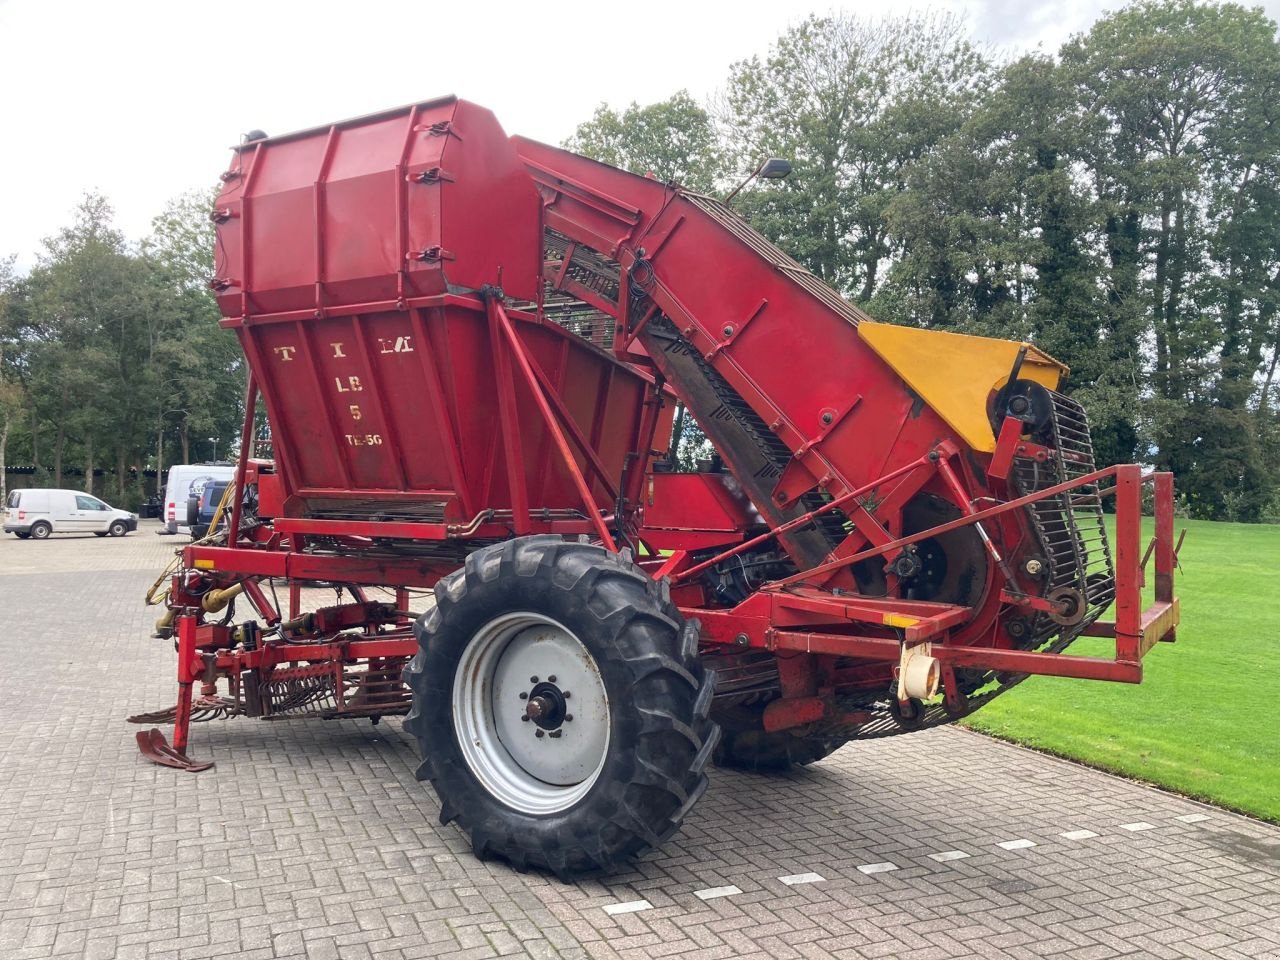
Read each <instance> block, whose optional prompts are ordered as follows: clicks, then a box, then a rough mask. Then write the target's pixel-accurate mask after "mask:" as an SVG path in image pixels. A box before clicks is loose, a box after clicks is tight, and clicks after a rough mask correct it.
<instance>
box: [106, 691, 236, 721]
mask: <svg viewBox="0 0 1280 960" xmlns="http://www.w3.org/2000/svg"><path fill="white" fill-rule="evenodd" d="M242 712H243V711H242V709H241V707H240V704H239V703H237V702H236V701H235V700H233V699H231V698H229V697H218V696H200V697H195V698H193V699H192V701H191V722H192V723H204V722H207V721H209V720H223V719H226V718H229V717H236V716H239V715H240V714H241V713H242ZM177 716H178V708H177V707H176V706H172V707H168V708H166V709H163V710H152V711H151V712H150V713H135V714H134V715H133V716H131V717H127V718H126V722H128V723H172V722H173V721H174V720H175V719H177Z"/></svg>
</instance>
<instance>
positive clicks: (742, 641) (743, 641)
mask: <svg viewBox="0 0 1280 960" xmlns="http://www.w3.org/2000/svg"><path fill="white" fill-rule="evenodd" d="M733 642H734V643H736V644H737V645H738V646H740V647H745V646H746V645H747V644H749V643H750V642H751V638H750V637H748V636H747V635H746V634H745V633H740V634H738V635H737V636H736V637H734V638H733Z"/></svg>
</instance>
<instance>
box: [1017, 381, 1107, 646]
mask: <svg viewBox="0 0 1280 960" xmlns="http://www.w3.org/2000/svg"><path fill="white" fill-rule="evenodd" d="M1049 393H1050V396H1051V397H1052V399H1053V415H1052V418H1051V420H1050V423H1049V427H1048V430H1049V431H1050V432H1051V436H1052V444H1051V447H1052V449H1051V451H1050V456H1049V459H1047V460H1045V461H1044V462H1039V461H1036V460H1034V459H1031V458H1027V457H1018V458H1015V459H1014V461H1013V481H1014V486H1015V488H1016V490H1017V493H1018V495H1019V496H1025V495H1026V494H1029V493H1035V492H1036V491H1038V490H1044V489H1047V488H1048V487H1052V486H1056V485H1058V484H1060V483H1067V482H1069V481H1072V480H1076V479H1078V478H1080V477H1083V476H1085V475H1086V474H1089V473H1092V472H1093V471H1094V470H1095V469H1097V468H1096V467H1095V466H1094V459H1093V441H1092V440H1091V439H1090V437H1089V422H1088V420H1087V419H1086V417H1085V413H1084V409H1083V408H1082V407H1081V406H1080V404H1078V403H1076V402H1075V401H1074V400H1072V399H1071V398H1069V397H1065V396H1063V395H1062V394H1060V393H1054V392H1052V391H1050V392H1049ZM1026 509H1027V513H1028V515H1029V516H1030V518H1031V523H1032V526H1033V527H1034V528H1035V531H1036V536H1037V537H1038V538H1039V540H1040V546H1041V549H1042V550H1043V551H1044V556H1045V561H1046V563H1047V566H1048V571H1047V579H1046V587H1045V593H1046V595H1047V594H1048V593H1049V592H1051V591H1054V590H1062V589H1069V590H1074V591H1076V592H1077V593H1078V594H1079V595H1080V597H1081V598H1082V599H1083V601H1084V607H1085V610H1084V617H1083V619H1082V620H1081V621H1080V622H1079V623H1078V624H1073V625H1071V626H1070V627H1061V625H1059V624H1056V623H1054V622H1053V621H1052V620H1050V619H1049V618H1048V617H1047V616H1045V615H1043V614H1041V615H1039V616H1037V617H1036V619H1035V621H1034V623H1033V624H1032V630H1031V638H1032V640H1033V641H1034V642H1037V643H1038V642H1040V641H1043V640H1044V639H1046V638H1047V637H1049V636H1050V635H1051V634H1053V633H1055V632H1059V631H1060V632H1061V634H1062V637H1063V639H1068V640H1069V639H1071V638H1074V637H1076V636H1078V635H1079V633H1080V631H1081V630H1083V629H1084V627H1085V626H1087V625H1088V624H1090V623H1092V622H1093V621H1094V620H1096V619H1098V617H1100V616H1101V615H1102V614H1103V613H1104V612H1105V611H1106V609H1107V608H1108V607H1109V606H1110V605H1111V602H1112V601H1113V600H1114V599H1115V596H1116V581H1115V568H1114V566H1113V565H1112V562H1111V546H1110V544H1109V543H1108V542H1107V530H1106V526H1105V525H1104V522H1103V514H1102V498H1101V496H1100V495H1099V488H1098V485H1097V484H1096V483H1088V484H1085V485H1083V486H1080V487H1077V488H1075V489H1074V490H1069V491H1067V492H1065V493H1060V494H1057V495H1056V496H1053V497H1049V498H1047V499H1044V500H1037V501H1036V502H1034V503H1032V504H1030V505H1029V506H1028V507H1027V508H1026Z"/></svg>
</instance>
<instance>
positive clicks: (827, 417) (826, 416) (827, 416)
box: [822, 410, 835, 423]
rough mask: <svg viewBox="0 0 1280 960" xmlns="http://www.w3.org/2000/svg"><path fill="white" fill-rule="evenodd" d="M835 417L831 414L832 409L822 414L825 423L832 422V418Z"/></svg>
mask: <svg viewBox="0 0 1280 960" xmlns="http://www.w3.org/2000/svg"><path fill="white" fill-rule="evenodd" d="M834 419H835V417H833V416H832V415H831V411H830V410H828V411H827V412H826V413H824V414H823V415H822V422H823V423H830V422H831V421H832V420H834Z"/></svg>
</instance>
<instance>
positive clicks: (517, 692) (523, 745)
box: [453, 612, 610, 815]
mask: <svg viewBox="0 0 1280 960" xmlns="http://www.w3.org/2000/svg"><path fill="white" fill-rule="evenodd" d="M521 694H523V695H524V696H521ZM566 694H567V696H566ZM535 700H536V701H537V703H536V704H535V705H534V707H533V708H532V709H533V711H534V712H535V713H537V712H538V709H539V708H540V707H542V708H547V706H548V705H549V709H544V712H543V713H542V714H541V715H540V716H537V717H536V718H535V717H531V718H530V719H524V718H525V717H527V716H529V711H530V709H531V708H530V703H531V702H533V701H535ZM453 722H454V730H455V732H456V734H457V739H458V746H459V747H460V748H461V750H462V756H463V759H464V760H466V763H467V766H468V767H469V768H470V770H471V772H472V773H473V774H474V775H475V777H476V779H477V780H479V781H480V783H481V784H482V785H483V786H484V788H485V790H487V791H488V792H489V793H490V794H491V795H492V796H493V797H495V798H496V799H497V800H499V801H500V802H502V803H503V804H505V805H506V806H508V807H511V808H512V809H515V810H519V811H521V812H522V813H530V814H542V815H545V814H551V813H558V812H560V811H561V810H567V809H568V808H569V807H571V806H573V805H574V804H576V803H577V802H578V801H579V800H581V799H582V798H583V797H585V796H586V795H587V793H588V792H590V790H591V788H592V787H593V786H594V785H595V783H596V781H597V780H598V779H599V778H600V773H601V771H602V770H603V769H604V763H605V759H606V757H607V756H608V751H609V735H610V731H609V696H608V693H607V692H606V690H605V685H604V678H603V677H601V675H600V670H599V668H598V667H597V666H596V662H595V658H594V657H593V656H592V655H591V653H590V651H588V650H587V648H586V647H585V646H584V645H583V643H582V641H581V640H579V639H578V638H577V637H576V636H575V635H574V634H573V633H572V631H570V630H568V629H567V628H566V627H565V626H564V625H563V624H560V623H557V622H556V621H555V620H552V619H551V618H550V617H544V616H542V615H541V614H538V613H529V612H520V613H508V614H504V615H503V616H501V617H498V618H496V619H494V620H491V621H490V622H489V623H487V624H485V626H483V627H482V628H481V629H480V630H479V631H478V632H477V633H476V634H475V636H474V637H472V638H471V641H470V642H469V643H468V644H467V647H466V649H465V650H464V651H463V653H462V657H461V658H460V660H459V662H458V669H457V671H456V672H455V674H454V679H453ZM539 731H541V735H539Z"/></svg>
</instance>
